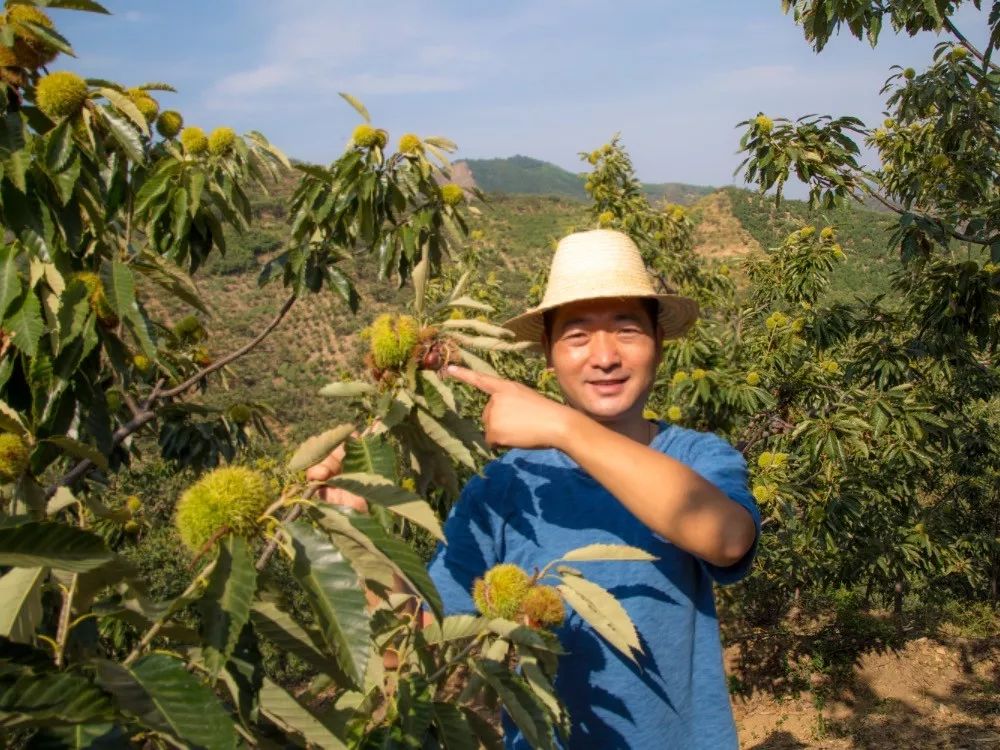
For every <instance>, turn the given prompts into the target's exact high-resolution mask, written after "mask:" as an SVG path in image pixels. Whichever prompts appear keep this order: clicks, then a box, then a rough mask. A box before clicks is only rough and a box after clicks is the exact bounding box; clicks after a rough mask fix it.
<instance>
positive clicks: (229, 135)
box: [208, 127, 236, 156]
mask: <svg viewBox="0 0 1000 750" xmlns="http://www.w3.org/2000/svg"><path fill="white" fill-rule="evenodd" d="M234 143H236V131H235V130H233V129H232V128H227V127H221V128H216V129H215V130H213V131H212V134H211V135H209V136H208V151H209V153H211V154H213V155H214V156H222V155H223V154H225V153H226V152H228V151H229V149H231V148H232V147H233V144H234Z"/></svg>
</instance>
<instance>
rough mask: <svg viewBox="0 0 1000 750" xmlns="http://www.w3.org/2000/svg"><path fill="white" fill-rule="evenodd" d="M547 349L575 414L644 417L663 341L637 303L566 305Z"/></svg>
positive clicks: (611, 418)
mask: <svg viewBox="0 0 1000 750" xmlns="http://www.w3.org/2000/svg"><path fill="white" fill-rule="evenodd" d="M546 344H547V346H546V352H547V356H548V361H549V366H550V367H551V368H552V369H553V370H554V372H555V375H556V379H557V380H558V381H559V387H560V388H561V389H562V392H563V395H564V396H565V397H566V402H567V403H568V404H569V405H570V406H572V407H573V408H574V409H577V410H578V411H581V412H583V413H585V414H587V415H588V416H590V417H591V418H593V419H595V420H597V421H598V422H613V421H618V420H620V419H623V418H628V417H633V416H640V415H641V414H642V409H643V407H644V406H645V405H646V400H647V399H648V398H649V392H650V390H651V389H652V387H653V379H654V376H655V374H656V366H657V364H659V358H660V345H661V341H660V338H659V337H658V335H657V332H656V331H655V330H654V327H653V324H652V322H651V321H650V319H649V315H648V314H647V313H646V310H645V309H644V308H643V305H642V302H640V301H639V300H638V299H634V298H632V299H598V300H582V301H580V302H573V303H570V304H567V305H563V306H562V307H559V308H558V309H556V310H555V313H554V315H553V317H552V328H551V338H550V339H549V340H548V341H547V342H546Z"/></svg>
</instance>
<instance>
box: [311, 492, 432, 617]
mask: <svg viewBox="0 0 1000 750" xmlns="http://www.w3.org/2000/svg"><path fill="white" fill-rule="evenodd" d="M317 512H318V518H319V521H320V523H321V524H322V526H323V527H324V528H325V529H326V530H327V531H329V532H330V533H331V534H332V535H333V539H334V541H335V542H336V544H337V545H338V546H343V544H344V542H343V540H345V539H347V540H350V541H351V542H353V543H355V544H357V545H359V546H360V547H362V548H364V549H365V550H367V551H368V553H369V555H371V556H373V557H374V560H378V561H380V562H381V565H382V566H383V568H389V569H391V570H392V571H393V572H394V573H396V575H398V576H399V577H400V578H402V579H403V580H404V581H406V582H407V584H409V586H410V588H411V589H413V591H415V592H416V593H417V594H419V595H420V596H421V597H423V599H424V601H426V602H427V605H428V606H429V607H430V608H431V610H432V611H433V612H434V615H435V617H437V618H438V619H439V620H440V619H441V618H443V617H444V612H443V609H444V607H443V605H442V603H441V595H440V594H438V592H437V589H436V588H435V587H434V582H433V581H431V578H430V576H429V575H427V569H426V567H425V566H424V563H423V561H422V560H421V559H420V557H419V555H417V554H416V553H415V552H414V551H413V549H412V548H411V547H410V546H409V545H407V544H406V543H404V542H402V541H400V540H399V539H396V538H395V537H393V536H390V535H389V534H388V533H387V532H386V531H385V529H383V528H382V526H381V525H380V524H379V523H378V521H376V520H375V519H373V518H372V517H371V516H369V515H367V514H360V513H351V514H350V515H348V514H345V513H342V512H341V511H339V510H337V509H335V508H330V507H324V508H318V509H317ZM345 554H347V552H345ZM374 560H370V561H369V564H374ZM365 575H366V576H367V575H368V574H367V573H365Z"/></svg>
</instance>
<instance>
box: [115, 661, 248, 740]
mask: <svg viewBox="0 0 1000 750" xmlns="http://www.w3.org/2000/svg"><path fill="white" fill-rule="evenodd" d="M97 675H98V682H99V683H100V684H101V685H102V686H103V687H104V688H105V689H106V690H108V691H109V692H110V693H112V694H113V695H114V696H115V697H116V698H117V699H118V704H119V705H120V706H121V707H122V708H123V709H124V710H126V711H128V712H129V713H131V714H133V715H135V716H136V717H137V718H138V720H139V722H140V723H141V724H143V725H144V726H146V727H149V728H150V729H153V730H155V731H157V732H165V733H166V734H169V735H172V736H173V737H176V738H178V739H180V740H182V741H183V742H185V743H189V744H191V745H193V746H195V747H202V748H208V749H209V750H225V749H227V748H235V747H236V743H237V739H238V735H237V733H236V726H235V725H234V723H233V719H232V717H231V716H230V715H229V713H228V712H227V711H226V710H225V709H224V708H223V707H222V704H220V703H219V700H218V699H217V698H216V697H215V694H214V693H213V692H212V690H211V689H210V688H208V687H206V686H205V685H204V684H203V683H202V682H201V681H200V680H199V679H198V678H197V677H195V676H194V675H192V674H190V673H189V672H188V671H187V670H186V669H185V668H184V662H182V661H181V660H180V659H176V658H174V657H173V656H168V655H166V654H162V653H153V654H148V655H147V656H144V657H143V658H141V659H140V660H139V661H137V662H136V663H135V664H133V665H132V666H131V667H126V666H123V665H121V664H116V663H114V662H109V661H104V660H100V661H98V662H97Z"/></svg>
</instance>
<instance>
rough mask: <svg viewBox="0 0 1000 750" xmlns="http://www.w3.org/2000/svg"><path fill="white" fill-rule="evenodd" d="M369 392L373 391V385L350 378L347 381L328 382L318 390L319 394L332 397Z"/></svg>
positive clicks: (353, 395) (352, 396)
mask: <svg viewBox="0 0 1000 750" xmlns="http://www.w3.org/2000/svg"><path fill="white" fill-rule="evenodd" d="M371 393H375V386H373V385H371V384H370V383H364V382H362V381H360V380H352V381H351V382H349V383H344V382H339V381H338V382H334V383H329V384H328V385H324V386H323V387H322V388H320V390H319V395H321V396H332V397H333V398H357V397H358V396H367V395H369V394H371Z"/></svg>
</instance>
